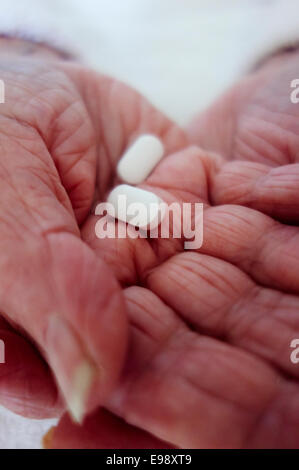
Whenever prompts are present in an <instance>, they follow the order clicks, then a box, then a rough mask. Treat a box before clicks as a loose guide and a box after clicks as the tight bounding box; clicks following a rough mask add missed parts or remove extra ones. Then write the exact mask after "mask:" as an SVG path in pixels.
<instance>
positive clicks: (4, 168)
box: [0, 128, 127, 422]
mask: <svg viewBox="0 0 299 470" xmlns="http://www.w3.org/2000/svg"><path fill="white" fill-rule="evenodd" d="M18 130H19V132H14V134H15V135H20V133H22V136H23V138H22V139H21V138H18V139H16V138H14V139H12V138H11V137H10V138H6V137H5V135H3V136H2V139H1V145H2V148H1V150H2V161H1V167H0V178H1V181H2V183H1V186H0V220H1V229H0V277H1V280H2V282H1V286H0V310H1V312H3V313H4V317H5V318H6V320H7V321H8V322H9V323H10V324H12V325H14V326H16V327H17V328H18V329H20V330H21V331H24V332H26V334H27V335H29V336H30V337H31V339H32V340H33V341H34V342H35V343H36V345H37V346H38V348H39V349H40V351H41V352H42V353H43V355H44V357H45V358H46V359H47V360H48V362H49V364H50V366H51V368H52V370H53V373H54V375H55V378H56V381H57V383H58V386H59V388H60V390H61V392H62V395H63V397H64V398H65V401H66V403H67V406H68V408H69V411H70V412H71V414H72V416H73V418H74V419H75V420H76V421H78V422H81V421H82V419H83V417H84V416H85V415H86V414H87V413H88V412H90V411H92V410H93V409H94V408H96V407H97V406H98V405H99V404H101V403H102V401H103V400H104V399H105V396H106V395H107V394H108V393H109V391H110V390H111V388H112V387H113V384H114V383H115V381H116V379H117V377H118V374H119V370H120V368H121V366H122V360H123V357H124V354H125V348H126V328H127V324H126V319H125V309H124V304H123V299H122V293H121V290H120V288H119V286H118V284H117V282H116V280H115V279H114V277H113V275H112V274H111V272H110V271H109V269H108V267H107V266H106V265H105V264H104V263H103V262H102V261H100V260H99V259H98V258H96V256H95V255H94V254H93V252H92V251H91V250H90V248H88V247H87V246H86V245H85V244H84V243H83V242H82V241H81V240H80V238H79V229H78V227H77V225H76V222H75V218H74V215H73V212H72V208H71V205H70V203H69V201H68V198H67V196H66V193H65V191H64V189H63V187H62V185H61V183H60V179H59V176H58V173H57V171H56V168H55V166H54V163H53V161H52V159H51V157H50V155H49V154H48V152H47V150H46V149H45V147H44V144H43V142H42V141H41V140H39V139H37V138H36V134H35V133H34V131H33V130H31V129H30V128H25V129H24V128H22V129H21V130H20V129H18ZM15 131H17V129H16V130H15ZM24 142H25V143H26V145H24ZM31 146H32V147H33V146H34V150H32V149H31Z"/></svg>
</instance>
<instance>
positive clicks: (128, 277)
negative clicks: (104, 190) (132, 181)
mask: <svg viewBox="0 0 299 470" xmlns="http://www.w3.org/2000/svg"><path fill="white" fill-rule="evenodd" d="M206 165H209V155H208V154H207V153H205V152H203V151H202V150H200V149H199V148H197V147H189V148H187V149H185V150H183V151H178V152H175V153H173V154H170V155H168V156H167V157H166V158H165V159H163V160H162V162H161V163H160V164H159V165H158V166H157V168H156V169H155V171H154V172H153V174H152V175H151V176H150V177H149V178H148V179H147V181H146V182H145V183H144V184H142V185H141V186H140V187H141V188H143V189H145V190H149V191H152V192H154V193H155V194H157V195H158V196H159V197H160V198H161V199H162V200H163V201H164V202H165V203H167V204H168V205H171V204H172V203H177V204H178V205H179V207H180V208H181V207H182V204H183V203H185V202H189V203H191V204H192V205H194V203H197V202H204V203H206V202H207V199H208V186H209V182H208V179H207V171H206ZM98 221H99V217H98V216H90V217H89V218H88V219H87V221H86V223H85V224H84V226H83V227H82V238H83V240H85V241H86V242H87V244H88V245H89V246H90V247H91V248H92V249H93V251H94V252H95V253H96V254H97V255H98V256H99V257H101V258H102V259H103V260H105V261H106V262H107V263H108V264H109V266H110V267H111V268H112V269H113V272H114V274H115V276H116V277H117V278H118V280H119V281H120V282H121V283H123V284H124V285H129V284H134V283H137V282H138V280H140V279H142V277H143V276H144V273H145V272H146V271H148V270H149V269H151V268H153V267H154V266H156V265H157V263H158V262H161V260H162V261H163V260H165V259H167V258H169V257H170V256H172V255H174V254H175V253H177V252H181V251H182V250H183V246H184V240H183V233H182V231H180V233H179V235H180V238H175V237H174V236H173V234H172V232H173V220H172V218H170V224H169V236H168V237H165V238H158V239H157V238H153V239H151V238H150V237H148V238H130V237H129V236H127V237H126V238H124V239H122V238H118V237H116V238H98V237H97V235H96V230H95V228H96V224H97V222H98ZM180 222H181V220H180ZM109 223H110V222H109V221H108V224H109ZM111 223H112V224H114V221H113V222H111ZM119 226H121V228H122V229H124V228H125V224H123V223H122V222H116V228H117V230H118V227H119Z"/></svg>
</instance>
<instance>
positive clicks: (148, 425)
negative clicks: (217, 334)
mask: <svg viewBox="0 0 299 470" xmlns="http://www.w3.org/2000/svg"><path fill="white" fill-rule="evenodd" d="M164 284H165V282H164ZM126 297H127V302H128V304H127V305H128V312H129V317H130V322H131V328H132V331H131V345H130V354H129V356H128V361H127V363H126V367H125V370H124V373H123V378H122V381H121V383H120V386H119V387H118V389H117V391H116V392H115V393H114V395H113V397H112V400H111V402H110V404H109V406H110V407H111V409H112V410H114V411H115V412H116V413H118V414H119V415H120V416H122V417H125V419H126V420H127V421H128V422H129V423H131V424H132V425H135V426H138V427H141V428H143V429H145V430H147V431H149V432H151V433H153V434H154V435H156V436H158V437H159V438H160V439H166V436H167V439H168V440H171V441H172V442H173V443H174V444H175V445H176V446H178V447H182V448H244V447H251V446H254V443H255V445H257V443H258V445H259V446H260V447H262V446H263V445H268V446H270V447H275V446H277V445H278V444H277V443H279V444H281V445H282V446H284V445H288V444H289V443H290V441H289V440H288V439H287V438H284V437H283V436H284V435H285V434H284V429H283V430H281V432H280V431H279V429H280V427H279V424H280V423H282V422H284V423H286V424H285V425H286V427H287V429H289V430H290V429H292V427H293V424H292V418H290V419H289V418H287V419H286V418H285V417H286V415H285V414H283V416H282V415H281V414H280V411H281V410H282V409H284V407H286V406H287V400H290V398H291V402H289V409H291V407H294V406H296V403H297V401H298V400H297V398H296V393H295V390H296V389H297V387H296V386H295V385H294V386H293V385H292V384H290V385H285V382H284V380H283V379H282V378H280V376H279V375H278V374H277V373H276V372H275V371H274V370H273V369H272V368H271V367H270V366H268V365H266V363H265V362H264V361H262V360H260V359H258V358H257V357H255V356H253V355H252V354H248V353H246V352H245V351H242V350H240V349H237V348H235V347H232V346H230V345H228V344H224V343H222V342H220V341H219V340H217V339H212V338H211V337H205V336H203V335H198V334H196V333H195V332H194V331H190V329H189V328H187V327H186V325H185V324H184V323H183V322H182V321H180V320H179V319H178V317H177V315H176V313H175V312H174V311H172V310H171V308H169V307H168V306H167V305H166V304H165V303H164V302H162V301H161V300H160V299H159V298H158V297H157V296H156V295H154V294H153V293H151V292H150V291H148V290H146V289H143V288H140V287H132V288H129V289H127V290H126ZM197 305H198V306H199V308H201V307H202V303H199V304H197ZM187 308H189V303H188V306H187V307H186V310H187ZM291 392H292V393H293V395H292V393H291ZM149 397H150V399H149ZM292 416H294V415H293V414H292ZM296 416H298V414H296ZM294 419H295V420H296V419H297V418H295V417H294ZM273 422H275V433H274V432H272V431H271V425H270V423H272V424H273ZM292 437H293V440H292V443H293V445H297V444H298V438H299V435H298V431H296V432H295V433H294V434H293V435H292Z"/></svg>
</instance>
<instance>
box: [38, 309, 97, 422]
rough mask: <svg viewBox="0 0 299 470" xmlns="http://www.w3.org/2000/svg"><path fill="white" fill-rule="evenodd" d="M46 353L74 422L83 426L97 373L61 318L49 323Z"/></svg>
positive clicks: (70, 328)
mask: <svg viewBox="0 0 299 470" xmlns="http://www.w3.org/2000/svg"><path fill="white" fill-rule="evenodd" d="M46 352H47V355H48V360H49V364H50V366H51V368H52V370H53V372H54V375H55V377H56V380H57V384H58V387H59V389H60V390H61V393H62V395H63V397H64V399H65V402H66V406H67V408H68V411H69V413H70V415H71V418H72V419H73V421H74V422H76V423H78V424H82V422H83V419H84V417H85V416H86V413H87V411H88V409H87V405H88V399H89V396H90V391H91V388H92V385H93V383H94V381H95V378H96V375H97V369H96V367H95V365H94V364H93V363H92V361H91V360H90V359H89V358H88V357H87V355H86V353H85V352H84V351H83V348H82V345H81V343H80V341H79V339H78V338H77V335H76V334H75V332H74V331H73V329H72V327H71V326H70V325H69V324H68V323H67V322H66V321H65V320H64V319H62V318H61V317H59V316H53V317H51V318H50V320H49V324H48V329H47V334H46Z"/></svg>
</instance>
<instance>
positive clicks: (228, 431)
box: [0, 54, 299, 448]
mask: <svg viewBox="0 0 299 470" xmlns="http://www.w3.org/2000/svg"><path fill="white" fill-rule="evenodd" d="M49 60H50V59H48V58H47V59H42V58H41V57H37V58H32V57H30V58H28V57H25V58H22V61H20V57H19V56H18V55H17V56H16V57H15V58H11V56H10V57H9V58H8V57H5V58H3V59H2V62H1V63H2V68H1V72H2V74H4V75H5V74H6V75H5V76H6V77H7V78H6V80H7V81H8V82H9V81H11V83H12V85H11V88H10V90H12V91H10V93H13V97H15V98H18V99H15V100H14V106H13V107H12V109H10V105H9V104H7V105H5V108H0V111H1V113H2V114H1V118H0V131H1V152H2V164H1V173H2V178H1V181H2V184H1V191H2V195H1V198H0V200H1V203H0V214H1V219H2V220H3V224H2V229H1V232H0V243H1V246H2V250H1V257H0V276H1V279H5V282H4V283H3V284H2V286H1V295H0V299H1V302H2V305H1V310H2V311H3V314H4V315H3V317H4V319H3V322H2V323H1V329H0V334H1V338H3V339H5V338H4V337H5V335H7V336H6V337H7V338H9V341H10V345H11V346H10V348H11V351H15V350H16V347H17V345H18V347H19V349H18V351H19V354H17V353H12V355H9V359H8V361H7V363H6V364H5V365H4V366H3V367H2V366H1V368H0V401H1V403H2V404H4V405H5V406H7V407H9V408H10V409H13V410H14V411H16V412H19V413H21V414H23V415H26V416H34V417H39V418H42V417H45V416H49V415H57V414H59V413H60V412H62V410H63V404H62V402H61V399H60V398H59V397H58V394H57V391H56V387H55V385H54V381H53V380H52V376H51V373H50V372H49V369H48V366H47V365H46V362H45V360H46V361H48V362H49V363H50V366H51V367H52V369H53V372H54V375H55V376H57V375H58V376H59V377H60V371H58V372H57V371H56V368H55V366H57V361H55V360H53V344H51V345H49V344H47V341H46V339H47V334H46V331H47V327H48V319H49V317H51V316H52V315H53V313H54V312H55V313H56V315H57V314H59V319H60V321H62V322H63V324H65V323H66V324H67V325H71V328H72V331H75V337H76V339H78V343H79V345H80V348H81V349H80V348H79V349H77V350H76V351H74V350H73V353H74V354H73V359H74V361H75V360H76V359H77V358H78V355H79V357H80V352H81V351H82V350H83V352H84V354H86V351H87V352H88V356H89V357H92V360H93V362H94V364H95V365H96V367H97V368H99V369H100V370H102V369H103V371H104V372H103V374H101V380H99V382H95V383H94V384H93V389H92V393H91V395H90V400H89V403H88V411H92V410H94V409H95V408H96V407H98V406H100V405H103V406H104V407H105V409H106V410H108V411H103V410H102V411H97V412H96V413H97V414H95V415H94V416H90V417H88V419H87V420H86V421H85V423H84V425H83V427H79V426H75V425H73V424H72V423H71V422H70V420H69V418H68V417H66V416H65V417H64V418H63V419H62V421H61V422H60V424H59V425H58V427H57V428H56V429H55V430H53V432H52V433H51V439H50V442H48V444H47V446H48V447H52V448H63V447H70V448H72V447H84V446H85V447H86V446H87V442H88V443H89V444H88V445H89V446H90V447H99V448H101V447H105V446H108V445H111V447H112V448H113V447H118V448H119V447H124V448H128V447H136V446H138V445H140V447H157V448H159V447H164V446H166V444H165V443H168V444H167V446H170V447H182V448H184V447H186V448H190V447H194V448H232V447H236V448H248V447H257V448H258V447H261V448H263V447H298V445H299V431H298V429H299V427H298V424H299V415H298V409H299V407H298V405H299V398H298V396H299V394H298V378H299V369H298V366H297V365H296V364H293V363H292V362H291V361H290V355H291V352H292V351H291V349H290V343H291V341H292V340H293V339H294V338H299V321H298V309H299V297H298V294H299V259H298V255H297V254H298V248H299V231H298V230H299V229H298V226H297V224H298V217H299V214H298V204H297V203H296V201H297V199H298V184H297V182H298V177H299V172H298V168H299V167H298V164H297V163H296V161H297V154H298V151H297V148H298V147H297V144H298V142H297V139H298V137H297V136H298V123H299V121H298V116H299V108H298V107H296V106H295V105H293V104H292V103H291V101H290V99H289V95H290V88H289V84H290V81H291V80H292V79H293V78H296V75H298V72H299V70H298V65H297V64H298V55H297V54H285V55H283V56H281V57H277V58H276V57H274V58H273V59H271V60H270V61H269V62H268V63H266V64H265V65H264V67H262V68H261V69H260V70H259V71H257V72H255V73H253V74H251V75H249V76H248V77H247V78H245V79H244V81H243V82H241V83H239V84H237V85H236V86H235V87H234V88H233V89H232V90H230V91H229V92H228V93H227V94H226V95H224V96H223V97H222V98H220V100H219V101H218V102H217V103H216V104H215V105H214V106H213V107H212V108H211V109H209V110H207V112H206V113H204V114H203V115H201V116H200V117H198V118H196V120H195V121H194V123H192V125H191V127H190V129H189V130H188V133H187V134H188V137H186V135H185V134H184V133H183V132H182V131H181V130H180V129H179V128H178V127H177V126H176V125H174V124H173V123H171V122H170V121H169V120H168V119H167V118H165V117H164V116H162V115H161V113H159V112H158V111H156V110H155V109H153V108H152V107H151V106H150V105H149V104H148V103H147V102H146V101H145V100H144V99H143V98H142V97H141V96H139V95H138V94H137V93H136V92H134V91H133V90H131V89H129V88H127V87H126V86H125V85H123V84H121V83H119V82H117V81H114V80H111V79H109V78H106V77H103V76H101V75H98V74H95V73H94V72H91V71H88V70H86V69H85V68H82V67H80V66H78V65H76V64H73V63H66V62H61V61H55V60H54V59H53V61H52V62H51V61H50V63H49ZM3 64H4V65H3ZM17 71H18V73H16V72H17ZM12 101H13V100H12V99H11V100H10V101H9V102H12ZM7 103H8V101H7ZM143 133H153V134H155V135H157V136H158V137H160V138H161V140H163V143H164V144H165V147H166V157H165V159H164V160H163V161H162V162H161V163H160V164H159V166H158V167H157V168H156V170H155V171H154V172H153V174H152V175H151V176H150V177H149V179H148V180H147V181H146V182H145V183H144V184H143V185H142V186H141V187H142V188H144V189H148V190H151V191H153V192H155V193H156V194H157V195H158V196H161V197H162V199H163V200H164V201H165V202H168V203H171V202H179V203H183V202H203V203H204V208H205V210H204V242H203V246H202V247H201V249H200V250H197V251H184V249H183V241H184V240H178V239H173V238H171V237H170V238H169V239H164V240H163V239H158V240H148V239H137V240H130V239H125V240H117V239H116V240H111V239H109V240H108V239H106V240H100V239H98V238H97V237H96V235H95V223H96V221H97V220H98V218H97V217H96V216H94V215H93V214H92V210H91V208H92V207H93V206H94V204H95V203H96V202H101V201H104V200H105V197H106V195H107V192H108V191H109V190H110V189H111V188H112V187H113V186H114V185H115V184H117V182H118V181H117V178H116V176H115V167H116V164H117V161H118V159H119V158H120V157H121V155H122V154H123V152H124V150H125V149H126V148H127V147H128V146H129V145H130V143H132V142H133V141H134V140H135V139H136V137H137V136H139V135H141V134H143ZM191 144H193V145H191ZM297 175H298V176H297ZM7 208H9V209H10V210H11V212H10V211H9V210H7ZM16 215H17V217H16ZM24 266H26V270H24V269H23V267H24ZM1 270H2V272H1ZM115 279H117V282H116V280H115ZM127 317H128V320H129V327H128V332H127V324H126V319H127ZM29 338H30V339H29ZM35 346H37V347H35ZM126 348H127V349H126ZM38 351H39V352H38ZM126 351H127V354H126V356H125V353H126ZM20 352H22V354H21V353H20ZM63 357H65V356H63ZM124 358H125V360H124ZM63 360H64V359H63ZM63 360H62V362H63ZM68 361H69V359H68ZM58 366H59V367H60V368H61V367H62V368H63V367H64V365H63V364H62V365H61V364H58ZM68 366H69V364H66V365H65V367H66V369H67V368H68ZM71 366H72V364H71ZM120 371H121V373H120ZM56 378H57V377H56ZM58 382H59V380H58ZM103 429H107V434H106V436H104V434H105V433H104V431H103ZM124 436H126V439H125V438H124ZM108 441H109V442H108Z"/></svg>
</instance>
